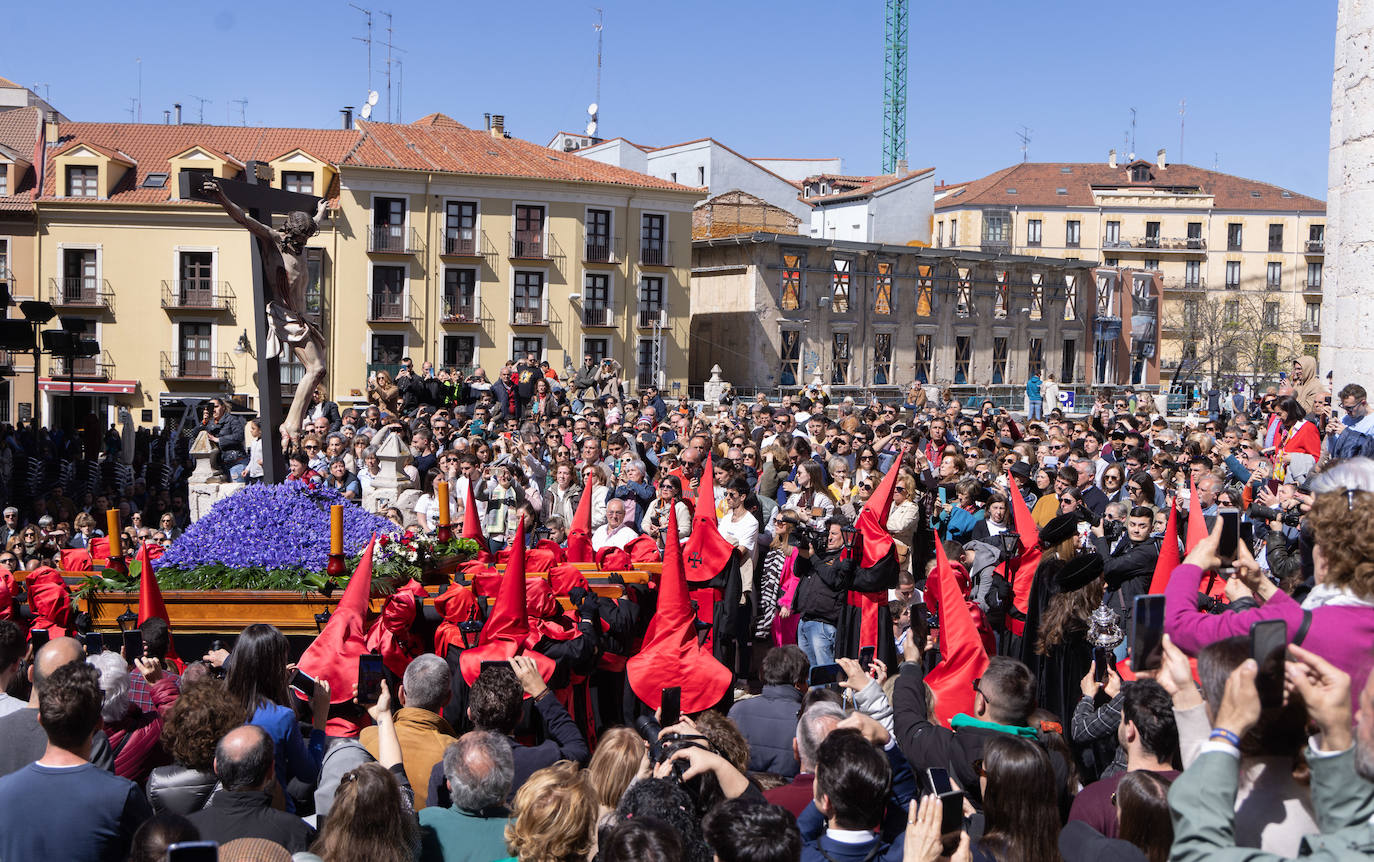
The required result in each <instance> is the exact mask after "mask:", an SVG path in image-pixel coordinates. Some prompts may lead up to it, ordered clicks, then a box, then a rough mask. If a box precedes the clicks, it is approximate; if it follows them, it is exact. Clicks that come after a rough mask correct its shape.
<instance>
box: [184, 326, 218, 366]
mask: <svg viewBox="0 0 1374 862" xmlns="http://www.w3.org/2000/svg"><path fill="white" fill-rule="evenodd" d="M178 330H179V331H178V333H177V370H178V376H180V377H210V376H211V375H212V374H213V373H214V372H213V371H212V367H213V365H214V363H213V362H212V361H211V359H210V324H208V323H183V324H181V326H180V327H178Z"/></svg>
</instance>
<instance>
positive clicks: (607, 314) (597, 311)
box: [582, 305, 615, 326]
mask: <svg viewBox="0 0 1374 862" xmlns="http://www.w3.org/2000/svg"><path fill="white" fill-rule="evenodd" d="M582 325H583V326H614V325H615V321H614V320H613V319H612V317H611V309H610V308H609V307H607V306H605V305H583V306H582Z"/></svg>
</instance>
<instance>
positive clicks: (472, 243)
mask: <svg viewBox="0 0 1374 862" xmlns="http://www.w3.org/2000/svg"><path fill="white" fill-rule="evenodd" d="M444 252H445V253H446V254H461V255H469V256H471V255H475V254H477V202H476V201H449V202H448V203H446V204H444Z"/></svg>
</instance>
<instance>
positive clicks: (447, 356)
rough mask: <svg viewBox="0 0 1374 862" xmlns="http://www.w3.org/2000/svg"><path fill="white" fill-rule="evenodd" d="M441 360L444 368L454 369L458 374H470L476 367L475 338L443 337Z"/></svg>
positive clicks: (463, 336)
mask: <svg viewBox="0 0 1374 862" xmlns="http://www.w3.org/2000/svg"><path fill="white" fill-rule="evenodd" d="M442 359H443V363H444V367H445V368H456V369H458V372H459V373H460V374H465V375H466V374H471V373H472V369H473V368H475V367H476V366H477V336H475V335H445V336H444V351H443V356H442Z"/></svg>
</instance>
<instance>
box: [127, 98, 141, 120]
mask: <svg viewBox="0 0 1374 862" xmlns="http://www.w3.org/2000/svg"><path fill="white" fill-rule="evenodd" d="M124 110H126V111H128V112H129V122H131V123H132V122H136V121H135V119H134V118H135V117H136V116H137V115H138V99H136V98H134V97H133V96H130V97H129V107H127V108H125V109H124Z"/></svg>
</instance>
